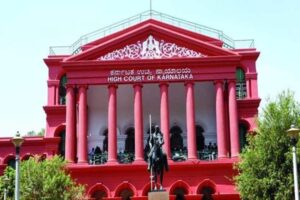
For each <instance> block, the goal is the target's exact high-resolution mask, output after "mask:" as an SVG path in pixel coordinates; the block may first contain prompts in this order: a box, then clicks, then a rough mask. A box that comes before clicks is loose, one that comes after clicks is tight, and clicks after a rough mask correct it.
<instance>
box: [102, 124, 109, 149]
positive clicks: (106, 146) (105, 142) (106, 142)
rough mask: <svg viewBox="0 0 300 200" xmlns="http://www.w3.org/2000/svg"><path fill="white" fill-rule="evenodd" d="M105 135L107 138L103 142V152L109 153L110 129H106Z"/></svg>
mask: <svg viewBox="0 0 300 200" xmlns="http://www.w3.org/2000/svg"><path fill="white" fill-rule="evenodd" d="M103 135H104V136H105V137H104V140H103V146H102V150H103V152H107V151H108V129H105V130H104V131H103Z"/></svg>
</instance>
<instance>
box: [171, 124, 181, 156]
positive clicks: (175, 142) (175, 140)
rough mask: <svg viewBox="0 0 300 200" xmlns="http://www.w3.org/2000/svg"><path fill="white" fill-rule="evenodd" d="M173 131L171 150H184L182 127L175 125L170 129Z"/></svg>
mask: <svg viewBox="0 0 300 200" xmlns="http://www.w3.org/2000/svg"><path fill="white" fill-rule="evenodd" d="M170 133H171V138H170V140H171V151H172V152H174V151H182V150H183V139H182V136H181V134H182V129H181V128H180V127H179V126H177V125H175V126H173V127H172V128H171V129H170Z"/></svg>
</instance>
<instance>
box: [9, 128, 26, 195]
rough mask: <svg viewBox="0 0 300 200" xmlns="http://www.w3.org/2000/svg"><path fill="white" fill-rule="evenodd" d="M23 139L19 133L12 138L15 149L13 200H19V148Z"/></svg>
mask: <svg viewBox="0 0 300 200" xmlns="http://www.w3.org/2000/svg"><path fill="white" fill-rule="evenodd" d="M23 141H24V139H23V138H22V137H21V136H20V133H19V131H18V132H17V134H16V136H15V137H13V138H12V142H13V144H14V145H15V147H16V176H15V200H19V199H20V148H21V145H22V143H23Z"/></svg>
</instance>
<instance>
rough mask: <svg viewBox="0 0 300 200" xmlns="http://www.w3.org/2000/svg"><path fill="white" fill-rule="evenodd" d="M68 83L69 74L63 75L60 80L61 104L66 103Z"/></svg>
mask: <svg viewBox="0 0 300 200" xmlns="http://www.w3.org/2000/svg"><path fill="white" fill-rule="evenodd" d="M66 84H67V76H66V75H63V76H62V77H61V78H60V81H59V104H60V105H65V104H66V94H67V89H66Z"/></svg>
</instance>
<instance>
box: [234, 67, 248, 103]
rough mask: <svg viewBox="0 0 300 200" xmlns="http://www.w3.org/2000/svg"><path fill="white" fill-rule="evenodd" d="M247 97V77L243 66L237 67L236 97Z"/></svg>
mask: <svg viewBox="0 0 300 200" xmlns="http://www.w3.org/2000/svg"><path fill="white" fill-rule="evenodd" d="M246 97H247V89H246V77H245V72H244V70H243V69H242V68H240V67H238V68H237V69H236V98H237V99H244V98H246Z"/></svg>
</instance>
